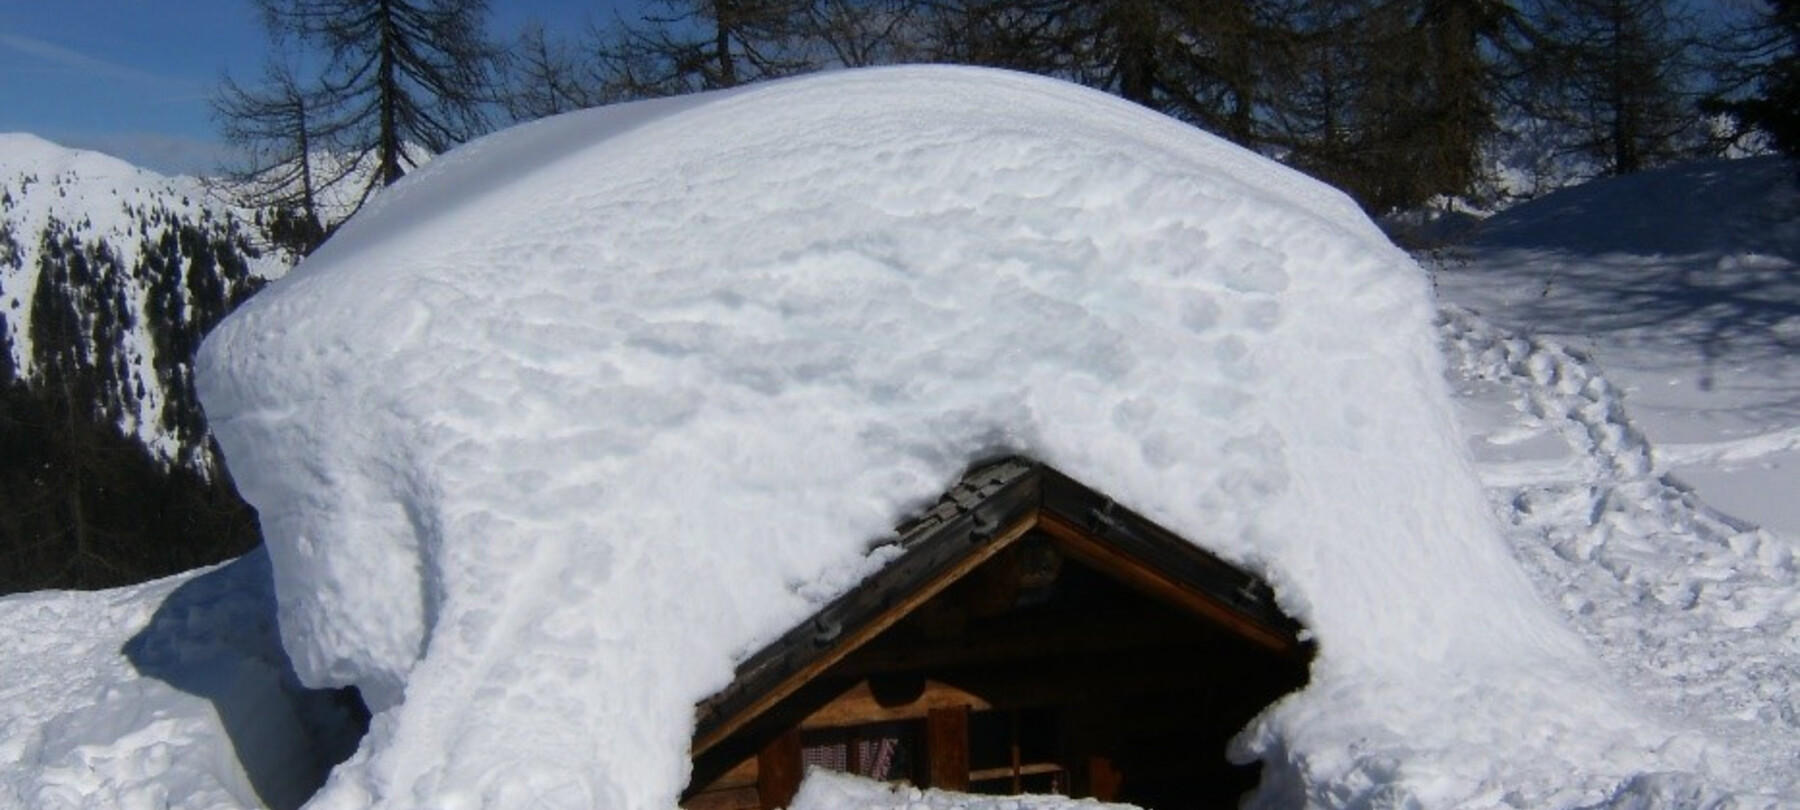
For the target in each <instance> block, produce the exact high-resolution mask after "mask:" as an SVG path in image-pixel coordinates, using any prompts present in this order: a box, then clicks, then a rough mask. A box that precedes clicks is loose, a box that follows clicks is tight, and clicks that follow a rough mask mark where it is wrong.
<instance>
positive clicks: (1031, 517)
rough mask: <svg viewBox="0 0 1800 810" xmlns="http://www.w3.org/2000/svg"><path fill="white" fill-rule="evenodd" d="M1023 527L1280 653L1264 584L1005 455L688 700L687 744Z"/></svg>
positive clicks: (750, 708)
mask: <svg viewBox="0 0 1800 810" xmlns="http://www.w3.org/2000/svg"><path fill="white" fill-rule="evenodd" d="M1033 529H1037V530H1039V531H1041V532H1043V534H1044V535H1046V536H1047V537H1049V538H1050V540H1051V542H1053V543H1054V544H1055V545H1056V546H1057V548H1058V549H1060V550H1061V551H1062V552H1063V553H1065V554H1067V555H1068V556H1070V557H1072V558H1074V559H1077V560H1079V561H1081V562H1082V563H1085V564H1087V565H1088V566H1090V567H1092V568H1094V569H1096V570H1098V571H1100V572H1102V573H1104V574H1107V575H1108V576H1111V577H1113V578H1115V579H1117V580H1119V581H1121V582H1123V583H1125V584H1127V585H1128V586H1130V587H1132V588H1135V589H1137V590H1139V591H1141V592H1143V593H1145V594H1147V595H1149V596H1152V597H1154V598H1157V599H1160V600H1162V601H1164V602H1166V603H1169V604H1171V605H1173V606H1174V607H1177V608H1179V609H1181V610H1183V611H1185V612H1187V613H1188V614H1190V615H1193V616H1195V617H1197V618H1199V619H1202V620H1204V621H1207V622H1210V623H1212V624H1213V625H1215V626H1217V627H1219V628H1221V629H1223V630H1226V631H1228V632H1230V633H1233V634H1235V635H1236V636H1238V637H1241V638H1243V639H1245V640H1247V641H1249V642H1252V643H1254V644H1256V645H1258V646H1260V647H1263V648H1265V649H1267V650H1269V651H1271V652H1274V653H1277V654H1281V655H1297V654H1300V653H1301V651H1302V644H1301V642H1300V640H1299V638H1298V632H1299V629H1300V628H1299V626H1298V625H1297V624H1296V623H1295V622H1294V621H1293V620H1291V619H1289V618H1288V617H1287V616H1285V615H1283V614H1282V613H1281V612H1280V610H1278V609H1277V608H1276V607H1275V604H1274V601H1273V599H1272V597H1271V594H1270V592H1269V589H1268V586H1267V585H1266V584H1264V583H1263V582H1262V581H1261V580H1260V579H1258V578H1256V577H1254V576H1252V575H1250V574H1248V573H1246V572H1244V571H1242V570H1240V569H1238V568H1236V567H1235V566H1232V565H1231V564H1229V563H1227V562H1225V561H1223V560H1221V559H1219V558H1218V557H1216V556H1214V555H1212V554H1210V553H1208V552H1206V551H1205V550H1203V549H1201V548H1199V547H1197V546H1195V545H1193V544H1191V543H1188V542H1187V541H1185V540H1182V539H1181V538H1180V537H1178V536H1176V535H1175V534H1173V533H1171V532H1169V531H1168V530H1166V529H1163V528H1162V527H1160V526H1157V525H1156V524H1154V523H1152V522H1150V521H1149V520H1147V519H1145V518H1143V517H1141V516H1139V515H1137V514H1136V513H1134V512H1131V511H1130V510H1128V509H1125V508H1123V507H1121V506H1119V505H1118V504H1116V503H1114V502H1112V501H1111V500H1110V499H1108V498H1106V497H1105V496H1103V495H1100V494H1098V493H1096V492H1094V491H1093V490H1091V489H1088V488H1087V487H1084V486H1082V485H1081V484H1078V483H1076V482H1075V481H1073V480H1071V479H1069V478H1068V477H1067V476H1064V475H1062V474H1061V473H1059V472H1057V471H1055V470H1053V469H1051V468H1049V467H1047V466H1044V465H1042V464H1038V463H1036V462H1033V461H1029V460H1025V459H1008V460H1005V461H1001V462H998V463H995V464H991V465H987V466H984V467H982V468H979V469H977V470H975V471H974V472H972V473H970V474H969V475H967V476H965V477H964V478H963V480H962V481H961V482H960V483H958V484H957V485H956V487H955V488H953V489H952V490H951V491H950V492H949V493H948V494H946V495H945V496H944V498H943V500H942V501H940V502H939V503H938V505H937V506H935V507H933V508H932V509H931V510H930V511H928V512H926V513H925V514H924V515H922V516H920V517H919V518H918V519H917V520H914V521H912V522H910V523H907V524H905V525H903V526H901V527H900V528H899V530H898V531H897V536H896V537H894V538H892V539H891V540H889V541H887V542H885V543H882V544H881V545H883V546H888V545H897V546H898V547H899V548H900V553H899V555H898V556H897V557H896V558H895V559H894V560H892V561H891V562H889V563H888V564H887V565H886V566H884V567H883V568H882V569H881V570H879V571H877V572H875V573H874V574H872V575H870V576H869V577H868V578H867V579H865V580H863V582H861V583H860V584H858V585H857V586H856V587H855V588H852V589H851V590H850V591H849V592H848V593H845V594H844V595H843V596H840V597H838V598H837V599H836V600H834V601H832V602H831V603H830V604H827V605H826V606H825V607H824V608H823V609H821V610H820V611H819V612H818V613H817V614H815V615H814V616H813V617H812V618H811V619H810V620H808V621H807V622H804V623H802V624H801V625H800V626H798V627H795V628H793V629H791V630H789V631H788V632H787V633H785V634H783V635H782V636H781V637H780V638H778V639H776V640H775V641H774V642H773V643H771V644H769V645H768V646H767V647H765V648H763V649H762V650H761V651H760V652H758V653H756V654H755V655H752V656H751V657H750V658H748V659H746V660H745V661H744V662H743V663H742V664H741V665H739V666H738V668H737V675H736V678H735V679H734V680H733V681H732V683H731V684H730V685H729V686H727V687H726V688H725V689H723V690H721V691H720V692H719V693H718V694H715V695H713V696H712V697H711V698H708V699H707V700H705V701H702V702H701V703H700V704H699V705H697V706H696V707H695V710H696V718H695V731H694V741H693V744H692V749H691V753H692V754H693V755H695V756H699V755H700V754H702V753H704V752H706V751H707V750H709V749H711V748H713V747H714V746H715V745H717V744H719V743H720V742H721V741H723V740H725V739H726V738H728V737H730V736H731V735H732V734H734V733H736V732H737V731H738V730H740V729H742V728H744V726H745V725H746V724H749V723H750V722H752V721H753V720H755V719H756V718H757V717H759V716H761V715H762V714H763V713H764V712H766V711H768V710H769V709H770V708H772V707H774V706H775V705H776V704H778V703H780V702H781V701H782V700H784V699H786V698H787V697H789V696H790V695H792V694H793V693H794V692H795V691H796V690H799V689H800V688H801V687H802V686H804V685H806V684H807V683H808V682H810V681H812V680H813V679H814V678H816V677H818V676H819V675H820V674H821V673H824V672H825V671H826V670H827V669H829V668H831V667H832V666H833V665H835V664H837V663H838V662H840V661H842V660H843V659H844V658H845V657H846V656H848V655H850V654H851V653H852V652H854V651H856V650H857V649H858V648H860V647H862V646H863V645H864V644H866V643H867V642H869V641H870V640H872V639H874V638H875V637H876V636H878V635H880V634H881V633H882V631H884V630H886V629H888V628H889V627H892V626H893V625H894V624H895V623H896V622H898V621H900V620H901V619H902V618H904V617H905V616H906V615H907V614H909V613H911V612H912V611H913V610H914V609H916V608H918V607H919V606H920V605H922V604H924V603H925V602H926V601H928V600H930V599H931V598H932V597H934V596H936V595H938V594H939V593H941V592H942V591H943V590H944V589H945V588H947V587H949V586H950V585H951V584H953V583H955V582H956V581H957V580H959V579H961V578H962V577H963V576H965V575H967V574H968V573H969V572H971V571H973V570H974V569H975V568H976V567H978V566H980V565H981V564H982V563H983V562H985V561H987V560H988V559H990V558H991V557H993V555H995V554H997V553H999V552H1000V551H1001V550H1003V549H1005V548H1006V547H1008V546H1010V545H1012V544H1013V543H1015V542H1016V541H1018V540H1019V539H1020V538H1022V537H1024V536H1025V535H1026V534H1027V533H1029V532H1031V531H1032V530H1033Z"/></svg>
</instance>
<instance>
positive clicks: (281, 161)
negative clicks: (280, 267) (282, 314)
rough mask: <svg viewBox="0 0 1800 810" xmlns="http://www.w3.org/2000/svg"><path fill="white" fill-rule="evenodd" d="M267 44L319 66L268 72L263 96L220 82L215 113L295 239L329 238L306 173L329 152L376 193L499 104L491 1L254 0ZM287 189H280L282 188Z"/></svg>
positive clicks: (463, 135) (361, 192) (458, 138)
mask: <svg viewBox="0 0 1800 810" xmlns="http://www.w3.org/2000/svg"><path fill="white" fill-rule="evenodd" d="M256 2H257V5H258V7H259V8H260V10H261V12H262V15H263V19H264V22H265V24H266V26H267V28H268V29H269V32H270V35H271V39H272V40H273V41H274V42H275V43H276V44H277V45H278V46H283V45H286V44H289V43H292V44H294V45H297V46H298V47H299V48H301V49H302V50H303V51H304V52H305V53H307V54H310V55H312V56H314V57H316V58H317V59H318V60H319V61H320V63H321V65H322V66H321V67H320V69H319V70H318V71H316V72H315V73H311V74H308V75H303V76H295V75H294V74H293V73H292V72H291V71H288V70H286V69H280V68H277V69H271V70H270V71H269V74H268V77H267V80H266V82H265V84H264V86H263V87H261V88H259V89H253V90H248V91H246V90H244V89H243V88H241V87H238V86H236V85H234V84H233V83H232V82H231V81H230V80H227V82H226V83H225V86H224V87H223V88H222V90H221V93H220V96H219V101H218V104H217V105H216V106H217V108H218V111H219V114H220V117H221V118H222V119H224V120H225V121H226V125H225V131H226V135H227V136H228V137H231V138H232V140H234V141H236V142H238V143H240V144H243V145H246V146H248V147H251V148H250V149H249V150H248V151H249V154H250V157H251V159H252V161H253V165H252V166H251V168H250V170H249V171H250V172H251V173H253V174H257V175H261V176H264V177H270V176H271V173H272V174H273V179H275V180H276V181H277V182H275V183H274V184H273V185H274V186H275V187H276V188H278V189H281V192H280V194H278V195H277V197H278V200H279V201H280V204H278V205H276V208H277V211H276V213H275V216H276V217H281V218H284V219H283V221H284V222H285V223H286V224H288V225H291V226H294V229H295V230H297V231H298V232H300V233H302V234H306V233H310V232H313V231H321V232H324V231H329V230H330V229H331V228H332V227H333V226H334V225H335V223H334V222H319V221H318V220H319V219H320V218H321V216H322V215H323V213H324V212H322V211H321V210H320V206H319V203H318V200H317V194H318V192H319V188H318V187H317V185H316V183H315V182H314V180H315V172H314V171H313V167H311V166H310V165H309V166H307V167H306V168H304V169H294V168H291V167H292V166H293V165H294V164H295V163H296V162H299V161H310V160H313V159H316V157H317V155H318V153H321V152H322V153H327V154H329V155H330V156H331V159H333V160H335V161H338V164H337V171H339V172H341V177H348V178H355V179H356V181H357V184H358V186H357V188H356V189H355V193H354V194H353V195H351V199H350V203H349V205H348V206H347V208H348V209H349V210H351V211H353V210H354V209H355V208H358V207H360V206H361V205H362V203H364V202H366V201H367V200H368V198H369V195H370V194H372V193H373V192H374V191H375V190H376V189H378V188H380V187H382V186H387V185H391V184H393V183H395V182H397V181H398V180H399V179H400V178H401V177H403V176H405V174H406V173H407V172H408V171H410V170H411V169H413V168H414V167H416V166H417V165H418V163H419V162H420V160H421V157H422V155H432V154H437V153H440V152H443V151H445V150H447V149H449V148H450V147H452V146H454V145H456V144H457V143H460V142H462V141H464V140H467V139H469V138H471V137H474V136H475V135H478V134H481V133H482V132H483V131H484V130H485V129H486V128H487V127H488V125H489V120H488V110H489V107H490V106H491V105H492V104H493V102H495V101H496V100H497V93H496V89H497V81H498V77H497V72H498V69H499V66H500V60H501V52H500V51H499V50H497V49H496V48H495V47H493V46H492V45H490V44H489V43H488V42H487V40H486V38H485V36H484V34H483V32H482V26H483V24H484V22H485V19H486V16H487V2H486V0H256ZM282 180H285V181H286V182H280V181H282Z"/></svg>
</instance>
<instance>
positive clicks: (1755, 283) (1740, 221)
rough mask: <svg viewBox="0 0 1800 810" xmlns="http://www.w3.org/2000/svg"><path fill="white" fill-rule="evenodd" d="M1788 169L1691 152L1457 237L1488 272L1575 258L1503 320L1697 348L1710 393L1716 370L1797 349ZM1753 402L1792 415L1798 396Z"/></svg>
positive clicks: (1799, 207) (1798, 306)
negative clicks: (1689, 157) (1679, 161)
mask: <svg viewBox="0 0 1800 810" xmlns="http://www.w3.org/2000/svg"><path fill="white" fill-rule="evenodd" d="M1795 170H1796V167H1795V166H1794V164H1792V163H1791V162H1788V161H1786V160H1785V159H1781V158H1757V159H1751V160H1743V161H1729V162H1727V161H1702V162H1697V163H1693V164H1689V165H1685V166H1677V167H1673V168H1670V169H1664V170H1659V171H1655V172H1646V173H1643V174H1639V175H1631V176H1627V177H1620V178H1613V179H1610V180H1604V181H1599V182H1595V183H1590V184H1587V185H1584V186H1579V187H1575V188H1571V189H1567V190H1564V191H1561V192H1557V193H1555V194H1551V195H1548V196H1546V197H1543V198H1541V199H1538V200H1535V201H1532V202H1529V203H1524V204H1521V205H1518V206H1516V207H1514V208H1512V209H1509V210H1507V211H1505V212H1503V213H1501V214H1498V215H1496V216H1494V217H1493V218H1492V219H1490V220H1488V221H1487V222H1485V223H1484V224H1483V225H1482V226H1481V227H1480V228H1479V230H1478V232H1477V233H1476V234H1475V235H1474V236H1473V237H1472V238H1471V239H1470V241H1469V242H1468V246H1469V248H1470V249H1472V250H1474V251H1476V252H1477V253H1479V254H1481V255H1482V264H1483V266H1484V267H1488V268H1505V267H1507V266H1508V265H1518V266H1525V265H1528V264H1530V263H1533V262H1536V261H1541V260H1542V257H1543V256H1544V254H1555V255H1557V256H1561V257H1564V258H1565V259H1567V258H1574V259H1577V261H1560V262H1559V263H1558V265H1559V266H1558V269H1557V271H1556V273H1555V274H1554V275H1551V276H1548V277H1546V278H1544V279H1543V280H1542V281H1541V282H1540V283H1541V286H1542V289H1533V290H1528V291H1521V293H1522V294H1520V295H1517V296H1514V297H1513V303H1511V304H1510V305H1509V308H1510V309H1511V310H1512V312H1511V314H1510V318H1517V319H1519V320H1520V321H1522V322H1525V323H1530V324H1534V325H1536V326H1537V327H1538V328H1540V329H1549V330H1569V331H1578V332H1580V333H1584V334H1595V335H1605V334H1607V333H1609V332H1626V331H1633V332H1635V333H1636V334H1637V335H1638V336H1639V337H1640V339H1645V340H1647V341H1649V343H1650V344H1651V345H1652V346H1654V345H1655V344H1656V343H1658V342H1663V343H1666V344H1667V345H1668V346H1669V347H1670V349H1671V350H1674V349H1677V348H1679V347H1686V346H1695V347H1698V348H1699V350H1700V353H1701V356H1702V360H1703V363H1704V365H1705V368H1704V369H1703V370H1702V376H1701V378H1700V385H1701V387H1702V388H1703V389H1710V386H1711V382H1712V379H1713V372H1714V370H1715V369H1718V368H1724V367H1727V366H1729V365H1734V364H1750V365H1757V364H1767V363H1776V364H1786V363H1792V362H1795V358H1797V357H1800V184H1797V183H1796V171H1795ZM1529 272H1530V271H1529V270H1527V271H1526V272H1524V273H1507V274H1505V276H1504V277H1506V278H1517V277H1520V276H1526V275H1529ZM1771 395H1772V396H1774V395H1775V394H1774V393H1773V392H1771ZM1760 407H1763V408H1768V409H1772V410H1771V412H1772V413H1785V414H1788V415H1790V416H1793V417H1794V418H1797V419H1800V401H1792V400H1791V399H1790V400H1789V401H1774V400H1765V401H1763V402H1762V403H1761V405H1760Z"/></svg>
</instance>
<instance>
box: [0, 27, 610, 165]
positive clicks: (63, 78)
mask: <svg viewBox="0 0 1800 810" xmlns="http://www.w3.org/2000/svg"><path fill="white" fill-rule="evenodd" d="M614 5H615V3H614V2H609V0H491V2H490V6H489V7H490V8H491V9H492V12H493V13H492V15H491V16H490V18H489V20H488V25H489V31H490V32H491V33H492V35H493V37H494V38H495V39H496V40H498V41H501V42H503V43H510V42H511V41H512V40H513V39H514V38H515V37H516V36H517V34H518V32H519V30H520V28H521V27H522V26H523V25H524V24H525V23H526V22H527V21H529V20H533V19H536V20H539V21H541V22H543V23H544V24H545V25H546V26H548V27H549V28H550V29H551V30H552V31H566V32H568V33H570V34H574V33H578V32H581V31H583V30H585V28H586V26H587V24H588V20H589V19H590V18H595V19H600V20H605V19H610V17H611V14H612V11H611V9H612V8H613V6H614ZM617 5H619V6H620V7H623V8H627V9H632V8H636V7H637V6H638V4H637V3H635V2H631V0H621V1H620V2H618V3H617ZM268 47H269V46H268V39H267V37H266V36H265V35H264V33H263V29H262V25H261V22H260V21H259V20H258V18H257V15H256V9H255V6H254V4H253V3H251V2H250V0H0V132H30V133H33V134H36V135H39V136H42V137H44V138H48V139H50V140H52V141H56V142H58V143H61V144H64V145H66V146H74V147H79V148H84V149H96V150H99V151H103V152H108V153H111V154H114V155H117V156H119V157H122V158H125V159H126V160H129V161H132V162H133V163H137V164H139V165H142V166H146V167H149V168H152V169H156V170H158V171H163V172H181V171H185V172H194V171H200V170H204V169H207V168H210V167H211V166H212V165H213V164H215V163H216V162H217V160H218V156H219V153H220V147H219V145H218V138H217V134H216V126H215V124H214V122H213V120H212V113H211V107H210V106H209V104H208V99H209V98H210V97H211V95H212V93H213V92H214V90H215V89H216V88H217V87H218V84H219V79H220V78H221V77H222V76H224V75H225V73H226V72H227V71H229V72H230V73H231V75H232V76H235V77H237V78H239V79H241V80H244V81H254V80H255V79H256V77H257V76H258V75H259V73H260V71H261V68H262V62H263V56H264V54H265V53H266V52H267V50H268Z"/></svg>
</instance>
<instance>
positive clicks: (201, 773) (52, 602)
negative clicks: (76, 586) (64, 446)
mask: <svg viewBox="0 0 1800 810" xmlns="http://www.w3.org/2000/svg"><path fill="white" fill-rule="evenodd" d="M273 619H274V594H273V593H272V591H271V587H270V576H269V563H268V557H267V555H265V554H263V553H262V552H260V551H258V552H253V553H251V554H250V555H248V556H246V557H244V558H243V559H240V560H237V561H236V562H233V563H230V564H228V565H225V566H221V567H218V568H215V569H209V570H205V571H197V572H194V573H191V574H184V575H182V576H178V577H171V578H169V579H165V580H159V581H156V582H151V583H146V584H144V585H137V586H132V587H128V588H118V589H115V590H110V591H100V592H95V593H67V592H49V591H46V592H41V593H33V594H20V595H16V596H9V597H6V598H4V599H0V808H18V809H19V810H26V808H32V809H33V810H63V809H64V808H71V809H72V808H82V809H83V810H116V809H117V808H151V807H179V808H184V810H215V809H216V810H225V809H226V808H250V807H264V806H267V807H274V808H292V807H297V806H299V804H300V803H301V802H303V801H304V800H305V799H306V798H307V797H308V796H310V795H311V793H312V791H314V790H316V789H317V788H318V785H319V784H320V783H321V782H322V781H323V780H324V774H325V770H326V769H327V768H329V767H330V765H331V764H332V763H334V762H336V761H339V760H341V759H343V757H344V755H345V754H347V753H348V751H347V750H345V746H346V744H350V743H353V741H354V736H353V735H354V734H355V722H356V721H355V718H354V716H353V715H351V714H350V713H349V712H347V711H346V710H345V709H344V708H343V707H342V706H341V705H339V704H338V703H336V702H335V701H334V699H333V698H332V696H331V695H329V694H327V693H317V692H309V691H307V690H304V689H302V688H301V687H300V686H299V684H298V683H297V681H296V680H295V678H294V675H293V668H292V667H291V666H290V665H289V664H288V662H287V656H286V655H284V654H283V653H282V651H281V646H280V643H279V640H278V639H277V637H276V631H275V627H274V621H273Z"/></svg>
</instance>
